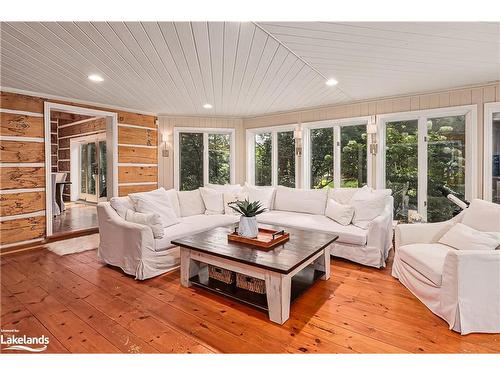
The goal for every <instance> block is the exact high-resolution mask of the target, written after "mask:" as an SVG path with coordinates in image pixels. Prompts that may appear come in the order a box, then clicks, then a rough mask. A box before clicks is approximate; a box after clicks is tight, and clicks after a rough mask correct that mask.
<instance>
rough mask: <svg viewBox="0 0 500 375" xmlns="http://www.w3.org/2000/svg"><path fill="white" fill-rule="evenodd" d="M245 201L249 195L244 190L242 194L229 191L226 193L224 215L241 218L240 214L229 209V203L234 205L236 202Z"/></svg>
mask: <svg viewBox="0 0 500 375" xmlns="http://www.w3.org/2000/svg"><path fill="white" fill-rule="evenodd" d="M245 199H248V194H247V193H245V192H244V191H243V190H241V191H240V192H230V191H227V192H225V193H224V213H225V214H226V215H237V216H239V215H240V214H239V213H238V212H236V211H235V210H233V209H232V208H231V207H229V203H233V202H236V201H244V200H245Z"/></svg>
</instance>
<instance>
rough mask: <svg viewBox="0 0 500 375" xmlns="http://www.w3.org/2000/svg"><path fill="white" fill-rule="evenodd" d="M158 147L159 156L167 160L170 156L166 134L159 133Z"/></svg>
mask: <svg viewBox="0 0 500 375" xmlns="http://www.w3.org/2000/svg"><path fill="white" fill-rule="evenodd" d="M160 146H161V147H162V150H161V156H163V157H164V158H168V157H169V156H170V150H169V136H168V134H163V133H161V135H160Z"/></svg>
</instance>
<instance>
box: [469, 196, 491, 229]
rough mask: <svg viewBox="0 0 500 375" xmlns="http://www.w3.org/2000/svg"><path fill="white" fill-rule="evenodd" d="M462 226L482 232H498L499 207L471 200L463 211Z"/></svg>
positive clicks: (479, 200) (478, 200)
mask: <svg viewBox="0 0 500 375" xmlns="http://www.w3.org/2000/svg"><path fill="white" fill-rule="evenodd" d="M462 224H465V225H467V226H469V227H471V228H474V229H477V230H480V231H482V232H500V205H499V204H496V203H491V202H487V201H483V200H481V199H473V200H472V202H471V203H470V206H469V207H468V208H466V209H465V212H464V216H463V218H462Z"/></svg>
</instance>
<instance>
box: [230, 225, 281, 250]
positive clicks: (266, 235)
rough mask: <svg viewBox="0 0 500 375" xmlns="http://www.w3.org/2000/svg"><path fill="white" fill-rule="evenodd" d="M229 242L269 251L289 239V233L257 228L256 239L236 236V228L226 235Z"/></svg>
mask: <svg viewBox="0 0 500 375" xmlns="http://www.w3.org/2000/svg"><path fill="white" fill-rule="evenodd" d="M227 239H228V240H229V241H235V242H241V243H245V244H248V245H253V246H257V247H260V248H262V249H271V248H273V247H275V246H277V245H280V244H282V243H284V242H286V241H288V240H289V239H290V233H287V232H285V231H284V230H279V231H276V230H274V229H266V228H259V233H258V234H257V237H256V238H248V237H242V236H240V235H239V234H238V228H234V232H233V233H229V234H228V235H227Z"/></svg>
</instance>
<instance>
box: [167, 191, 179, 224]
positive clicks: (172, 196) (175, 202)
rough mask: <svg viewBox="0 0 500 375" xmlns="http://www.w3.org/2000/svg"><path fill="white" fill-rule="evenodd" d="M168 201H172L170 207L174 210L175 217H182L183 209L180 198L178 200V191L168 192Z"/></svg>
mask: <svg viewBox="0 0 500 375" xmlns="http://www.w3.org/2000/svg"><path fill="white" fill-rule="evenodd" d="M167 195H168V199H169V200H170V205H171V206H172V208H173V209H174V212H175V215H176V216H177V217H181V208H180V207H179V198H177V191H176V190H175V189H169V190H167Z"/></svg>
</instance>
